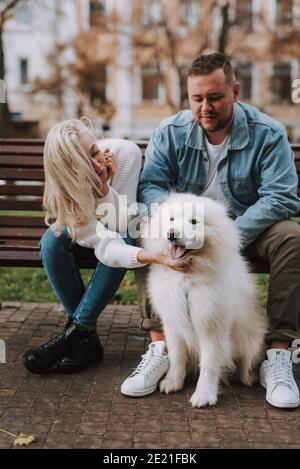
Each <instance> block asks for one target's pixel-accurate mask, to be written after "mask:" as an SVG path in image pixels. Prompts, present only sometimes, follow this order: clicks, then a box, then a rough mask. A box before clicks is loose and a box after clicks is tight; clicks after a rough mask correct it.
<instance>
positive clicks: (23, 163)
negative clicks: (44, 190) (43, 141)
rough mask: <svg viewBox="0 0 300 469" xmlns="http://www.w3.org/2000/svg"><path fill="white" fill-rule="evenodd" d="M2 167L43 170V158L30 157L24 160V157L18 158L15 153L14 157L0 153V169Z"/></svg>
mask: <svg viewBox="0 0 300 469" xmlns="http://www.w3.org/2000/svg"><path fill="white" fill-rule="evenodd" d="M2 167H13V168H14V167H15V168H20V167H21V168H35V167H37V168H40V169H43V157H42V156H32V155H29V156H26V158H24V155H20V156H16V155H15V153H14V154H12V155H7V154H6V153H4V154H1V153H0V168H2Z"/></svg>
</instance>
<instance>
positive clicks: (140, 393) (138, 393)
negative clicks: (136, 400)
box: [121, 383, 158, 397]
mask: <svg viewBox="0 0 300 469" xmlns="http://www.w3.org/2000/svg"><path fill="white" fill-rule="evenodd" d="M157 388H158V383H157V384H156V385H155V386H152V388H148V389H144V390H143V391H130V390H129V391H127V390H126V389H125V391H124V390H123V389H122V386H121V393H122V394H124V396H129V397H143V396H148V395H149V394H153V393H154V392H155V391H156V389H157Z"/></svg>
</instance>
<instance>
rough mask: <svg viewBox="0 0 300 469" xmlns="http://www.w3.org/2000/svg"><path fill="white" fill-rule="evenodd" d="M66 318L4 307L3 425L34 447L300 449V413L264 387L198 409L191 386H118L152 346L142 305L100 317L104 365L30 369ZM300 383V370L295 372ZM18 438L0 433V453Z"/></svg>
mask: <svg viewBox="0 0 300 469" xmlns="http://www.w3.org/2000/svg"><path fill="white" fill-rule="evenodd" d="M63 321H64V315H63V312H62V310H61V307H60V306H59V305H57V304H41V303H31V304H20V303H7V302H6V303H3V304H2V309H1V310H0V339H3V340H5V341H6V346H7V363H6V364H0V428H3V429H6V430H8V431H10V432H12V433H19V432H20V431H24V432H26V433H34V434H35V435H36V436H37V440H36V442H35V443H34V444H32V445H31V446H30V447H31V448H111V449H112V448H300V410H299V409H297V410H281V409H275V408H272V407H271V406H269V405H268V404H267V403H266V402H265V400H264V391H263V389H262V388H261V387H260V386H256V387H254V388H252V389H251V388H247V387H244V386H240V385H236V384H234V385H233V386H232V387H231V388H228V387H223V388H222V390H223V392H222V394H221V396H220V398H219V402H218V404H217V406H215V407H214V408H206V409H193V408H192V407H191V406H190V404H189V402H188V400H189V397H190V396H191V394H192V392H193V387H194V384H193V383H191V384H189V385H187V386H186V387H185V388H184V390H183V391H181V392H179V393H176V394H171V395H169V396H166V395H161V394H160V393H159V392H156V393H154V394H153V395H151V396H148V397H145V398H140V399H135V398H128V397H125V396H122V395H121V393H120V384H121V383H122V381H123V379H124V378H125V377H126V376H127V375H128V374H129V373H130V372H131V369H132V368H133V367H134V366H135V365H136V364H137V363H138V361H139V358H140V355H141V352H143V351H144V350H145V349H146V347H147V338H146V337H145V334H144V333H143V332H142V331H140V330H139V328H138V322H139V313H138V310H137V307H136V306H114V305H111V306H109V307H107V309H106V310H105V312H104V313H103V315H102V316H101V319H100V320H99V321H98V330H99V333H100V336H101V340H102V342H103V345H104V348H105V360H104V362H103V363H102V364H101V365H99V366H97V367H94V368H93V369H90V370H87V371H85V372H82V373H80V374H76V375H57V374H54V373H53V374H50V375H46V376H39V375H33V374H31V373H29V372H27V371H26V370H25V369H24V367H23V365H22V363H21V360H20V356H21V354H22V352H24V351H25V350H26V349H27V348H28V347H30V346H32V345H35V344H40V343H42V342H43V341H46V340H47V339H48V338H49V336H50V335H51V334H52V333H54V332H56V331H57V330H59V328H60V327H61V325H62V324H63ZM297 368H298V369H297V372H296V374H297V376H298V383H299V378H300V368H299V366H298V367H297ZM12 440H13V439H12V438H11V437H9V436H8V435H5V434H3V433H0V448H10V447H11V445H12Z"/></svg>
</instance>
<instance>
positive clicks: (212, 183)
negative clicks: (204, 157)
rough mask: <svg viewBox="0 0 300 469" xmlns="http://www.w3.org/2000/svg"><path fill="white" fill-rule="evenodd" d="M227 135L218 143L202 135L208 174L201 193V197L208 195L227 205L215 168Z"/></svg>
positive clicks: (224, 146)
mask: <svg viewBox="0 0 300 469" xmlns="http://www.w3.org/2000/svg"><path fill="white" fill-rule="evenodd" d="M228 137H229V136H228V135H227V137H226V138H225V139H224V140H223V142H222V143H220V144H219V145H213V144H212V143H210V142H209V141H208V140H207V138H206V137H204V138H205V145H206V150H207V153H208V158H209V174H208V181H207V184H206V186H205V187H204V190H203V192H202V194H201V195H202V196H203V197H209V198H211V199H213V200H215V201H217V202H221V203H224V204H225V205H227V201H226V198H225V196H224V194H223V191H222V188H221V184H220V181H219V175H218V171H217V168H218V164H219V161H220V159H221V156H222V153H223V152H224V150H225V149H226V146H227V142H228Z"/></svg>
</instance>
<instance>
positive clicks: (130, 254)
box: [76, 139, 145, 269]
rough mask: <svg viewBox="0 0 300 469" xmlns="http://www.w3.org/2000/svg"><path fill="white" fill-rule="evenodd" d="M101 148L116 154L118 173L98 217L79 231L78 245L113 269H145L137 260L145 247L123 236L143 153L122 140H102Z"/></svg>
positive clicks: (133, 200)
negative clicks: (127, 240) (128, 242)
mask: <svg viewBox="0 0 300 469" xmlns="http://www.w3.org/2000/svg"><path fill="white" fill-rule="evenodd" d="M97 145H98V147H99V148H100V149H101V150H102V151H103V150H105V148H109V149H110V150H111V151H112V153H114V154H115V155H116V159H117V171H116V174H115V175H114V176H113V178H112V180H111V181H110V186H109V192H108V194H107V195H106V196H105V197H103V198H102V199H101V202H100V204H99V205H98V206H97V209H96V217H97V218H96V217H95V218H94V219H92V220H90V221H89V223H88V224H87V225H86V226H85V227H84V228H80V229H78V230H77V236H76V242H77V243H78V244H80V245H81V246H84V247H88V248H93V249H94V250H95V255H96V257H97V259H99V261H100V262H102V263H103V264H105V265H108V266H110V267H126V268H129V269H132V268H135V267H143V266H144V265H145V264H141V263H140V262H139V261H138V260H137V255H138V252H139V251H140V250H141V248H138V247H135V246H129V245H127V244H126V243H125V241H124V240H123V239H122V237H121V235H120V233H123V234H124V233H125V231H126V228H127V227H128V222H129V221H130V218H131V216H130V213H129V212H128V207H130V205H131V204H134V203H135V202H136V191H137V185H138V180H139V174H140V170H141V160H142V156H141V151H140V149H139V147H138V146H137V145H136V144H135V143H133V142H130V141H128V140H121V139H104V140H99V141H98V142H97ZM122 195H124V196H127V205H125V204H124V203H122V199H120V196H122ZM107 204H110V205H107ZM112 206H113V207H114V209H115V214H114V213H112V212H113V210H112ZM105 208H107V210H105ZM101 219H102V221H101ZM104 223H105V225H106V226H104Z"/></svg>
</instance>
